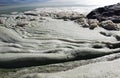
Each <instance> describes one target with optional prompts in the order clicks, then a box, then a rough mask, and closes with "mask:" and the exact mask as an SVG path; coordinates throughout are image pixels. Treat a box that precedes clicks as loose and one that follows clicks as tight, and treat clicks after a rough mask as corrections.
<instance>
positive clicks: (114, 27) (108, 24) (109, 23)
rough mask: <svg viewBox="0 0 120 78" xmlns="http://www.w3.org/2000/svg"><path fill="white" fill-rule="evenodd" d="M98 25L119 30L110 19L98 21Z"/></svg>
mask: <svg viewBox="0 0 120 78" xmlns="http://www.w3.org/2000/svg"><path fill="white" fill-rule="evenodd" d="M100 26H101V27H103V28H104V29H106V30H119V28H118V27H117V25H116V24H115V23H113V22H112V21H111V20H107V21H102V22H101V23H100Z"/></svg>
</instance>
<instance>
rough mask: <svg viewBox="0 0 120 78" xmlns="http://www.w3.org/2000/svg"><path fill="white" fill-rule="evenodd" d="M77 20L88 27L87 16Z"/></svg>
mask: <svg viewBox="0 0 120 78" xmlns="http://www.w3.org/2000/svg"><path fill="white" fill-rule="evenodd" d="M75 22H77V23H78V24H80V25H82V27H85V28H88V27H89V24H88V19H86V18H80V19H77V20H75Z"/></svg>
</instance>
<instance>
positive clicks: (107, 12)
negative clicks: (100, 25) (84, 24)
mask: <svg viewBox="0 0 120 78" xmlns="http://www.w3.org/2000/svg"><path fill="white" fill-rule="evenodd" d="M87 18H89V19H98V20H99V21H105V20H111V21H113V22H114V23H120V3H118V4H115V5H110V6H105V7H100V8H97V9H95V10H93V11H92V12H90V13H89V14H88V15H87Z"/></svg>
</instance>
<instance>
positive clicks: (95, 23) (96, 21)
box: [88, 19, 99, 29]
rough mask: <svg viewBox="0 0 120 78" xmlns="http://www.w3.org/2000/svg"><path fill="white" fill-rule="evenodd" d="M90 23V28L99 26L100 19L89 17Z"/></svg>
mask: <svg viewBox="0 0 120 78" xmlns="http://www.w3.org/2000/svg"><path fill="white" fill-rule="evenodd" d="M88 23H89V25H90V29H94V28H96V27H98V26H99V21H98V20H97V19H89V20H88Z"/></svg>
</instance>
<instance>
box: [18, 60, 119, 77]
mask: <svg viewBox="0 0 120 78" xmlns="http://www.w3.org/2000/svg"><path fill="white" fill-rule="evenodd" d="M119 63H120V59H117V60H113V61H105V62H98V63H93V64H88V65H84V66H79V67H77V68H75V69H72V70H68V71H61V72H57V73H32V74H26V75H23V76H21V77H19V78H34V77H35V76H37V77H36V78H120V74H119V73H120V71H119V68H120V65H119Z"/></svg>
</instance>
